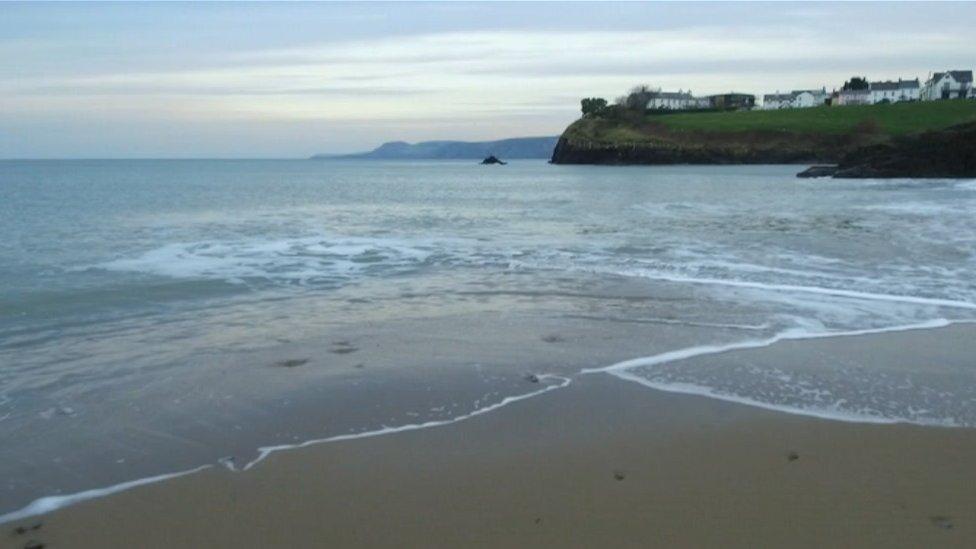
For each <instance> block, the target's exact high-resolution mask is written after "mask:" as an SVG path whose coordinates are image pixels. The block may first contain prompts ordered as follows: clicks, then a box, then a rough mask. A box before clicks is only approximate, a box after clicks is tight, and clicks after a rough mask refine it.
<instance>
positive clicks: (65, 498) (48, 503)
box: [0, 374, 572, 524]
mask: <svg viewBox="0 0 976 549" xmlns="http://www.w3.org/2000/svg"><path fill="white" fill-rule="evenodd" d="M537 378H538V380H539V381H540V382H544V381H547V380H555V381H556V382H557V383H553V384H547V385H545V386H544V387H542V388H541V389H539V390H537V391H532V392H529V393H525V394H521V395H515V396H509V397H505V398H503V399H502V400H500V401H498V402H496V403H493V404H490V405H487V406H483V407H481V408H476V409H475V410H473V411H471V412H469V413H467V414H463V415H460V416H455V417H453V418H449V419H443V420H434V421H427V422H424V423H413V424H407V425H397V426H383V427H382V428H380V429H374V430H371V431H362V432H359V433H348V434H345V435H337V436H333V437H327V438H320V439H311V440H306V441H304V442H300V443H296V444H280V445H276V446H264V447H261V448H259V449H258V457H256V458H254V459H253V460H251V461H250V462H248V463H247V464H245V465H244V466H243V467H237V465H236V464H235V460H234V458H232V457H229V458H228V457H225V458H220V459H219V460H217V463H218V464H219V465H221V466H223V467H225V468H227V469H228V470H230V471H234V472H240V471H247V470H248V469H251V468H252V467H254V466H255V465H257V464H258V463H260V462H261V461H263V460H264V459H265V458H266V457H268V456H269V455H271V454H273V453H276V452H282V451H285V450H294V449H298V448H306V447H309V446H315V445H318V444H325V443H329V442H342V441H346V440H355V439H360V438H370V437H378V436H383V435H391V434H395V433H402V432H407V431H417V430H421V429H430V428H433V427H442V426H445V425H451V424H453V423H457V422H460V421H465V420H468V419H471V418H474V417H477V416H480V415H484V414H487V413H489V412H493V411H495V410H498V409H499V408H502V407H505V406H508V405H509V404H513V403H515V402H519V401H522V400H527V399H529V398H532V397H535V396H539V395H541V394H543V393H547V392H549V391H552V390H555V389H562V388H564V387H566V386H568V385H569V384H570V383H571V382H572V380H570V379H569V378H567V377H562V376H557V375H552V374H540V375H538V376H537ZM211 467H213V466H212V465H201V466H200V467H196V468H193V469H188V470H185V471H179V472H176V473H167V474H163V475H156V476H152V477H146V478H141V479H136V480H131V481H128V482H123V483H120V484H115V485H112V486H107V487H104V488H94V489H91V490H85V491H83V492H77V493H74V494H67V495H58V496H46V497H42V498H39V499H36V500H34V501H33V502H31V503H30V504H28V505H27V506H26V507H23V508H21V509H18V510H16V511H12V512H10V513H7V514H5V515H0V524H3V523H7V522H12V521H16V520H22V519H25V518H29V517H33V516H37V515H43V514H45V513H50V512H52V511H56V510H58V509H62V508H64V507H68V506H70V505H74V504H76V503H81V502H83V501H87V500H91V499H96V498H100V497H105V496H110V495H112V494H117V493H119V492H124V491H126V490H130V489H132V488H137V487H139V486H145V485H147V484H154V483H157V482H162V481H165V480H170V479H174V478H178V477H182V476H186V475H191V474H194V473H198V472H200V471H203V470H205V469H209V468H211Z"/></svg>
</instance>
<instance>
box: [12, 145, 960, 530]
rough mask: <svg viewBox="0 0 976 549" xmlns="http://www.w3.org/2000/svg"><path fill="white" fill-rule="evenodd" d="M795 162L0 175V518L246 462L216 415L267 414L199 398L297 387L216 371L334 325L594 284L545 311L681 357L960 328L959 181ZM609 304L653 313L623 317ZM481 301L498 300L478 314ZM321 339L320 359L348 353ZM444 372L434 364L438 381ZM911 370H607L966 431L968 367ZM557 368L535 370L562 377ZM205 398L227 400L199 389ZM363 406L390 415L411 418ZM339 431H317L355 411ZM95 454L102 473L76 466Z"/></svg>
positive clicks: (365, 165)
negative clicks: (726, 348)
mask: <svg viewBox="0 0 976 549" xmlns="http://www.w3.org/2000/svg"><path fill="white" fill-rule="evenodd" d="M796 171H797V168H796V167H789V166H787V167H783V166H751V167H750V166H742V167H654V168H649V167H585V166H551V165H548V164H546V163H544V162H541V161H539V162H533V161H523V162H513V163H512V164H510V165H508V166H504V167H482V166H478V165H475V164H473V163H470V162H429V163H424V162H411V163H406V162H351V161H350V162H343V161H333V162H313V161H219V160H215V161H204V160H200V161H149V160H147V161H5V162H0V236H2V238H0V440H3V441H4V443H3V447H2V448H0V452H2V453H3V454H4V455H3V456H2V457H0V472H3V473H4V474H2V475H0V477H2V478H4V479H6V480H5V482H6V485H5V488H6V491H5V492H4V493H2V494H0V513H2V512H3V511H7V510H10V509H12V508H16V507H19V506H22V505H24V504H25V503H26V502H27V501H29V500H31V499H33V498H34V497H37V496H41V495H46V494H48V493H57V492H59V491H70V490H73V489H83V488H89V487H92V486H98V485H104V484H107V483H110V482H119V481H122V480H127V478H128V477H132V478H134V477H137V476H140V475H145V474H149V473H153V472H155V473H159V472H166V471H167V470H173V468H174V467H175V466H176V465H180V466H187V465H192V464H193V462H194V460H195V459H198V458H201V459H202V457H207V458H208V459H209V458H210V457H213V456H212V455H211V454H212V453H213V452H218V453H219V452H222V451H223V449H222V448H219V447H218V448H211V447H209V446H207V445H208V441H213V440H218V441H219V443H217V444H216V446H220V445H221V444H224V445H226V446H227V447H228V448H230V450H229V451H228V453H230V452H231V451H233V452H241V451H243V450H241V448H242V447H244V446H248V445H251V446H252V447H253V444H252V443H253V442H254V440H252V439H251V438H248V437H247V435H246V433H247V432H248V431H249V425H251V423H249V421H250V419H253V418H246V419H242V417H241V416H242V414H243V415H247V414H251V415H260V416H261V418H263V420H264V421H265V423H266V424H269V425H274V417H275V413H274V412H273V410H272V411H268V410H267V409H261V410H256V409H255V407H248V408H244V409H237V408H233V407H231V408H228V407H226V406H224V405H223V404H220V405H218V403H217V401H218V400H221V399H229V398H230V397H231V396H233V397H236V398H237V399H238V400H244V399H248V400H249V401H252V402H255V401H261V402H263V401H265V400H266V401H268V402H271V401H272V400H274V399H285V398H286V397H287V399H291V398H292V397H293V396H294V394H295V391H298V390H299V389H298V388H296V387H291V386H284V387H282V386H277V385H275V382H272V381H268V382H267V383H265V382H263V381H260V382H258V383H252V384H250V385H248V386H247V388H246V389H244V388H241V387H237V386H235V385H233V383H232V382H226V381H217V379H218V378H217V377H216V375H217V373H223V372H226V371H227V369H228V368H230V366H228V365H229V364H231V363H234V364H236V363H246V362H248V361H249V360H265V358H267V360H268V361H273V359H274V357H275V356H276V355H275V349H278V348H279V347H280V346H288V345H291V346H293V347H288V353H290V354H288V355H287V356H284V358H290V357H291V356H292V355H294V354H295V352H297V351H295V349H299V350H301V347H300V346H301V345H302V344H303V342H310V341H314V340H315V339H316V338H317V337H321V334H322V333H323V332H325V331H330V330H340V331H341V328H342V327H346V328H348V327H349V326H357V325H364V324H363V323H375V324H376V325H384V324H383V323H391V322H402V321H404V319H408V320H409V319H410V318H413V319H424V318H432V317H436V316H438V315H445V314H447V313H448V312H449V313H450V314H456V315H460V316H464V315H465V314H475V313H478V311H481V310H483V309H484V308H485V307H488V308H491V307H494V306H496V305H493V304H492V303H495V304H497V307H496V309H495V310H493V313H492V314H496V316H497V313H499V311H502V312H504V311H506V310H508V307H509V306H511V307H513V308H517V309H518V314H519V315H520V316H519V317H518V318H519V319H521V320H520V321H522V322H527V323H531V322H532V320H531V319H532V315H533V313H534V311H535V309H534V308H535V307H537V305H536V304H538V303H541V301H540V300H541V299H542V297H545V296H550V297H551V296H560V299H564V300H566V302H567V303H569V302H572V303H575V301H573V300H577V301H578V300H582V299H584V298H586V297H587V296H588V295H591V294H592V293H593V292H597V291H602V292H611V293H612V290H608V288H609V287H611V286H613V285H615V284H617V285H623V286H625V287H627V288H628V290H627V291H628V292H631V294H628V295H629V296H630V297H629V298H628V299H631V301H627V300H624V301H623V302H621V303H618V304H616V305H613V306H610V305H607V303H609V302H610V301H612V300H604V301H605V302H604V301H601V300H597V304H595V305H593V304H590V305H587V306H586V307H588V308H584V307H582V306H580V307H577V308H576V309H574V311H575V312H576V313H579V314H574V315H569V316H573V317H574V318H576V319H577V321H580V319H581V318H582V319H584V321H586V322H593V323H599V322H603V323H605V322H607V321H633V322H638V321H646V322H650V323H656V324H654V325H657V326H662V327H668V326H672V327H673V326H679V327H680V326H684V327H688V328H689V329H692V328H694V329H701V330H705V331H706V332H705V333H711V332H707V331H708V330H714V333H715V334H721V337H719V336H715V338H710V337H705V338H703V339H702V341H690V342H687V343H690V344H692V345H691V347H693V346H694V344H695V343H698V344H706V343H715V342H716V341H718V342H719V343H722V344H736V343H737V342H742V341H745V342H750V341H758V342H763V341H764V340H766V339H768V338H775V337H777V335H780V336H782V335H784V334H786V335H787V337H794V336H796V337H806V336H809V335H816V334H822V333H827V332H834V331H860V330H883V329H889V328H895V327H899V326H909V325H924V326H928V325H932V326H934V325H937V324H939V323H942V322H943V321H959V320H968V319H973V318H976V277H974V275H973V273H974V272H976V270H974V268H976V215H974V213H976V181H913V180H901V181H887V182H879V181H829V180H813V181H810V180H798V179H796V178H795V177H794V173H795V172H796ZM634 288H636V290H635V289H634ZM635 291H636V292H637V293H638V294H639V295H638V296H637V297H643V298H647V299H650V300H652V301H653V300H655V299H659V301H655V305H654V306H646V307H645V306H642V307H636V306H629V305H627V303H631V302H634V299H635V297H634V295H633V292H635ZM503 295H504V296H508V298H507V299H510V300H511V301H506V302H492V301H491V299H493V297H492V296H503ZM473 296H475V297H473ZM512 296H515V297H512ZM588 303H590V302H588ZM614 303H616V302H614ZM546 307H548V305H546V306H542V305H538V308H539V309H540V310H541V309H546ZM584 309H585V310H584ZM546 312H547V314H548V313H550V312H551V309H546ZM562 312H565V311H562ZM583 313H585V314H583ZM492 318H494V317H492ZM526 319H528V320H526ZM486 322H488V320H486ZM601 325H602V324H601ZM483 329H484V330H486V331H487V332H485V333H488V332H490V333H496V332H497V330H495V329H494V328H492V327H491V325H486V327H483ZM500 329H501V328H498V330H500ZM445 330H448V328H445ZM442 333H446V332H442ZM466 333H467V336H465V337H468V338H476V336H477V334H472V333H470V332H466ZM696 333H697V332H696ZM461 339H464V338H460V337H459V338H455V341H459V340H461ZM331 345H333V346H334V347H335V346H338V347H337V349H333V352H337V355H336V356H340V355H341V354H342V353H343V352H344V351H343V350H342V349H343V348H344V347H343V345H347V346H348V347H350V348H352V345H353V344H351V343H347V342H343V341H339V342H335V341H333V342H331ZM458 345H460V343H458ZM629 345H632V346H633V348H634V349H638V348H639V347H640V342H639V341H637V342H631V343H630V344H629ZM294 346H298V347H294ZM686 347H689V346H688V345H685V344H684V343H682V344H681V345H677V344H676V345H675V349H680V348H686ZM689 348H690V347H689ZM356 350H358V349H356ZM393 352H395V351H393ZM513 352H514V353H517V352H518V349H517V348H516V349H513ZM299 354H300V353H299ZM434 354H436V353H434V352H433V351H432V353H431V356H433V355H434ZM625 354H626V355H627V356H633V357H637V356H641V355H640V353H638V354H632V353H630V352H629V349H628V353H625ZM646 354H650V352H648V353H646ZM302 356H304V355H302ZM349 356H350V357H352V356H353V355H352V354H350V355H349ZM255 357H257V358H255ZM475 358H477V357H475ZM617 358H621V357H617ZM469 359H471V357H470V356H465V357H463V360H462V358H456V360H455V359H452V358H451V357H447V358H439V359H438V360H440V362H441V363H442V364H441V365H442V366H444V367H445V368H447V369H446V370H445V371H449V366H450V363H451V361H452V360H455V361H456V362H459V363H460V362H464V361H466V360H469ZM611 362H612V360H610V359H609V357H608V359H607V360H606V361H605V362H600V361H599V359H598V358H597V359H593V358H592V357H587V360H586V361H585V363H583V364H580V366H582V367H591V368H599V367H601V366H607V365H609V364H610V363H611ZM358 366H362V365H361V364H359V365H358ZM924 366H925V365H924V364H920V365H919V369H918V371H909V372H904V371H901V372H897V373H892V372H886V371H883V370H878V371H874V370H871V369H863V370H858V371H857V375H850V376H848V375H838V373H844V372H845V370H843V368H849V367H850V366H849V365H846V366H845V365H835V364H824V365H823V368H824V372H823V375H820V374H819V373H817V372H813V373H810V372H805V373H803V374H802V375H801V374H799V373H795V372H793V373H789V372H784V371H783V370H782V369H780V368H767V367H759V366H757V367H754V368H751V369H749V368H745V369H739V370H736V375H735V376H734V377H730V376H717V375H716V374H715V371H714V369H710V368H702V369H700V370H697V369H696V368H694V367H689V368H687V369H680V368H675V367H673V365H669V367H668V368H667V369H662V368H659V367H657V366H655V365H654V364H647V365H644V366H641V367H639V368H634V369H631V370H628V375H633V376H640V377H641V378H642V379H644V380H646V381H648V382H649V383H651V384H653V385H655V386H659V387H665V388H666V387H667V386H668V384H674V385H675V386H680V387H686V388H687V387H695V388H697V389H699V390H700V391H701V392H704V393H708V392H711V393H714V394H717V395H719V396H723V397H727V398H729V399H741V400H743V401H749V402H756V403H759V404H764V405H769V406H772V407H781V408H784V409H789V410H792V411H796V412H799V413H806V412H809V413H812V414H815V415H816V414H825V413H828V412H829V414H833V415H836V416H838V417H846V418H848V419H859V418H860V419H864V420H901V421H912V422H917V423H923V424H945V425H960V426H973V425H976V386H974V383H973V381H972V380H973V377H972V376H973V371H972V370H969V369H967V368H965V367H964V366H965V365H963V367H959V368H956V369H954V370H951V371H948V372H946V371H940V373H939V375H938V376H937V375H935V374H932V373H931V372H927V371H926V370H925V368H924ZM566 368H567V369H566V370H565V371H561V372H559V373H560V374H561V375H571V374H574V373H576V372H578V371H579V369H580V368H577V367H576V366H575V365H574V366H573V367H572V368H570V367H569V366H566ZM974 368H976V365H974ZM268 371H270V369H268ZM418 371H419V370H418ZM513 372H514V370H513ZM509 373H512V372H509ZM516 373H517V372H516ZM262 375H264V374H262ZM276 375H277V374H276ZM303 375H305V374H303ZM512 375H514V377H512V378H511V379H512V380H514V379H517V378H518V376H517V375H516V374H512ZM383 376H387V377H388V378H389V379H396V380H397V383H400V384H402V385H399V386H402V387H410V383H412V381H411V379H414V378H412V377H411V374H410V371H404V370H403V369H401V370H396V369H391V370H390V371H389V373H384V374H382V375H377V376H376V377H377V378H382V377H383ZM417 376H421V374H419V373H418V374H417ZM940 376H941V377H940ZM501 377H504V376H501ZM328 379H329V378H322V379H321V380H318V381H317V382H319V383H324V384H325V383H328ZM495 381H497V382H498V383H499V384H496V385H492V391H490V392H486V391H477V390H476V391H474V393H472V396H471V398H470V399H468V398H467V397H466V396H462V397H461V398H460V399H458V398H455V402H454V404H457V402H456V401H464V405H463V406H462V408H463V410H462V412H464V411H466V412H464V413H467V412H470V411H471V410H476V409H479V406H482V407H483V406H485V405H486V404H490V403H491V402H497V401H500V400H501V399H503V398H504V397H505V396H506V395H511V394H516V393H519V391H521V392H523V393H524V391H525V390H524V387H523V388H521V389H516V386H517V384H515V382H514V381H511V380H510V381H511V383H509V384H508V385H506V384H505V383H506V382H505V380H503V379H501V378H499V379H496V380H495ZM425 383H426V382H425ZM906 384H908V385H906ZM434 385H436V383H435V384H434ZM381 386H382V387H386V386H384V385H382V383H381V382H380V381H376V385H373V386H370V387H373V388H374V389H375V391H379V392H374V393H369V391H368V390H367V389H363V386H359V387H360V389H362V390H363V391H365V392H364V393H362V395H360V396H359V397H357V400H349V401H348V402H347V401H342V402H339V401H340V400H341V398H339V397H336V399H333V400H330V403H331V404H334V405H335V406H336V407H337V409H340V408H341V409H342V410H346V411H349V410H354V409H355V410H358V409H359V408H358V407H357V406H360V405H359V404H357V402H359V401H361V400H362V399H371V398H372V399H376V400H377V401H382V402H388V401H390V400H389V399H387V398H386V397H384V396H383V395H386V393H383V392H382V391H386V390H388V389H382V390H381V389H379V388H377V387H381ZM906 386H911V387H913V390H912V391H911V394H910V396H905V395H906V392H905V390H904V388H905V387H906ZM228 387H231V388H233V389H234V391H236V392H233V391H231V390H230V389H227V391H226V392H227V393H229V394H220V395H217V396H215V391H216V392H217V393H219V392H220V389H226V388H228ZM425 387H426V389H424V390H427V391H434V392H436V390H437V389H436V387H434V389H431V384H429V383H428V384H426V385H425ZM452 387H454V386H452ZM455 388H456V387H455ZM369 390H373V389H369ZM458 391H460V389H458V390H457V391H455V397H456V395H457V394H462V395H463V394H464V393H463V392H458ZM419 392H420V390H419V389H418V391H417V393H416V394H419ZM230 393H233V394H230ZM343 394H345V393H343ZM920 395H922V396H920ZM925 395H928V396H925ZM387 396H388V395H387ZM294 398H295V399H296V400H297V397H294ZM411 398H413V397H411ZM417 398H420V397H417ZM262 399H264V400H262ZM394 400H395V399H394ZM274 401H275V402H278V400H274ZM428 404H430V405H429V406H426V405H425V408H424V410H425V413H428V414H429V415H432V416H436V417H437V418H441V419H444V420H450V418H451V411H450V410H449V409H448V410H445V409H444V406H439V405H438V404H437V401H436V399H435V400H432V401H430V402H429V403H428ZM269 406H270V405H269ZM390 406H392V407H393V408H395V407H396V406H395V405H392V404H391V405H390ZM242 410H243V411H242ZM388 412H389V414H388V415H390V416H395V417H392V418H391V421H393V423H394V424H396V423H397V422H406V421H409V420H410V418H409V417H406V416H403V415H402V414H403V413H405V412H404V411H403V410H394V409H391V410H389V411H388ZM462 412H457V414H460V413H462ZM384 413H386V411H384ZM397 414H400V415H397ZM438 414H439V415H438ZM347 415H348V417H347V418H346V419H345V420H343V421H345V423H343V429H346V428H347V427H349V428H352V427H354V426H355V425H357V422H365V423H363V425H364V426H365V425H366V423H368V422H369V421H371V420H369V419H368V417H367V416H369V415H368V414H364V415H363V417H362V418H360V417H359V416H357V415H356V413H352V412H349V413H348V414H347ZM292 417H293V416H292ZM369 417H373V416H369ZM411 417H416V414H414V415H413V416H411ZM350 418H351V419H350ZM398 418H399V419H398ZM425 418H427V416H424V417H421V418H419V419H415V420H414V421H422V420H424V419H425ZM385 425H389V423H385ZM194 429H196V430H194ZM269 429H271V431H269V433H271V434H275V433H279V431H276V430H275V429H276V428H275V427H269ZM235 432H240V433H243V434H241V435H240V436H237V435H235V434H234V433H235ZM330 432H331V431H330ZM189 433H193V434H192V435H191V434H189ZM303 434H305V433H304V432H301V433H299V432H296V433H291V432H289V436H290V437H292V438H295V439H296V440H297V439H299V438H300V437H301V436H302V435H303ZM325 434H328V433H325ZM269 436H270V435H269ZM252 438H253V439H257V438H260V437H258V436H257V435H254V436H253V437H252ZM242 440H243V441H245V442H241V441H242ZM268 442H275V441H268ZM279 442H280V440H279ZM170 446H176V447H179V448H184V449H185V448H193V450H192V451H191V450H186V451H185V452H183V454H184V457H185V455H189V454H192V456H191V458H186V459H182V460H180V459H177V460H175V461H174V462H173V466H172V467H169V468H167V463H166V462H165V460H163V461H160V460H150V461H151V465H146V463H148V462H147V460H149V458H148V457H147V456H148V455H150V454H152V455H158V454H159V453H160V452H164V450H162V449H164V448H167V447H170ZM203 446H207V449H206V450H200V448H201V447H203ZM211 446H213V444H211ZM180 451H181V452H182V450H180ZM194 452H196V453H194ZM208 452H209V453H208ZM201 456H202V457H201ZM99 463H104V464H116V465H117V466H118V469H117V470H110V471H108V472H99V473H98V474H91V473H90V472H88V471H90V469H89V468H90V467H92V464H99ZM130 467H131V468H130ZM52 475H53V476H52ZM52 478H54V479H56V480H51V479H52ZM40 479H45V480H40Z"/></svg>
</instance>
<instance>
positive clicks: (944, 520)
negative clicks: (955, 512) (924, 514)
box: [929, 515, 953, 530]
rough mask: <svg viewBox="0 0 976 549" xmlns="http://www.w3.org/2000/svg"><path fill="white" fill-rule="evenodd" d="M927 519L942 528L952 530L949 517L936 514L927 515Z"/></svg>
mask: <svg viewBox="0 0 976 549" xmlns="http://www.w3.org/2000/svg"><path fill="white" fill-rule="evenodd" d="M929 520H931V521H932V524H934V525H936V526H938V527H939V528H942V529H943V530H952V526H953V524H952V519H951V518H949V517H944V516H941V515H937V516H934V517H929Z"/></svg>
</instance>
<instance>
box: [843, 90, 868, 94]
mask: <svg viewBox="0 0 976 549" xmlns="http://www.w3.org/2000/svg"><path fill="white" fill-rule="evenodd" d="M869 93H871V90H840V94H841V95H868V94H869Z"/></svg>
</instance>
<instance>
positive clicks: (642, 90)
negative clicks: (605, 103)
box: [616, 84, 660, 112]
mask: <svg viewBox="0 0 976 549" xmlns="http://www.w3.org/2000/svg"><path fill="white" fill-rule="evenodd" d="M658 91H660V90H654V89H651V87H650V86H648V85H647V84H641V85H639V86H634V87H633V88H631V89H630V93H628V94H627V95H625V96H623V97H618V98H617V101H616V103H617V104H618V105H620V106H621V107H623V108H625V109H628V110H632V111H640V112H644V109H646V108H647V103H648V101H650V100H651V98H652V97H654V94H655V93H657V92H658Z"/></svg>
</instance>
